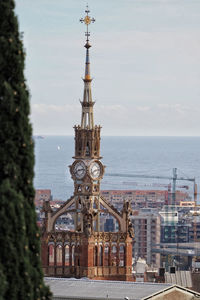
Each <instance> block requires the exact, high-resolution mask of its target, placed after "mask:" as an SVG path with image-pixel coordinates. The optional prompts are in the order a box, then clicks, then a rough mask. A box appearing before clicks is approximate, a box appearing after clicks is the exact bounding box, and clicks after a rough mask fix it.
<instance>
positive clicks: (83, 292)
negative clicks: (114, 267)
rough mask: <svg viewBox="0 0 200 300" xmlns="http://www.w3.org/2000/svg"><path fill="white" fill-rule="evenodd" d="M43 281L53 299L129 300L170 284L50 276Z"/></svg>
mask: <svg viewBox="0 0 200 300" xmlns="http://www.w3.org/2000/svg"><path fill="white" fill-rule="evenodd" d="M45 282H46V284H47V285H49V286H50V289H51V291H52V293H53V295H54V299H57V297H62V298H61V299H101V300H103V299H110V300H118V299H120V300H121V299H124V298H125V297H128V298H129V299H130V300H140V299H142V298H144V297H147V296H149V295H151V294H154V293H156V292H159V291H161V290H163V289H166V288H167V287H170V286H172V285H171V284H164V283H147V282H145V283H142V282H126V281H107V280H89V279H75V278H69V279H68V278H50V277H46V278H45ZM59 299H60V298H59Z"/></svg>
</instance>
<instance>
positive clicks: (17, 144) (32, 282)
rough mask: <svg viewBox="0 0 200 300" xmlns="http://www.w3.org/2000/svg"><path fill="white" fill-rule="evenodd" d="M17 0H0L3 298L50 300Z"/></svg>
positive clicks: (0, 257)
mask: <svg viewBox="0 0 200 300" xmlns="http://www.w3.org/2000/svg"><path fill="white" fill-rule="evenodd" d="M14 8H15V3H14V0H0V125H1V127H0V299H9V300H15V299H20V300H23V299H51V293H50V292H49V289H48V288H47V287H46V286H45V285H44V282H43V273H42V269H41V262H40V234H39V230H38V228H37V225H36V213H35V207H34V188H33V177H34V171H33V168H34V145H33V140H32V127H31V124H30V120H29V113H30V108H29V91H28V88H27V86H26V81H25V78H24V58H25V52H24V49H23V43H22V37H21V36H20V34H19V28H18V21H17V17H16V16H15V13H14Z"/></svg>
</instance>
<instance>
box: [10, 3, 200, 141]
mask: <svg viewBox="0 0 200 300" xmlns="http://www.w3.org/2000/svg"><path fill="white" fill-rule="evenodd" d="M16 2H17V5H16V13H17V15H18V17H19V22H20V30H21V31H23V32H24V44H25V48H26V52H27V57H26V78H27V82H28V86H29V88H30V91H31V95H32V97H31V107H32V116H31V118H32V122H33V127H34V133H35V134H53V135H55V134H59V135H73V125H75V124H79V123H80V116H81V106H80V103H79V99H82V96H83V82H82V79H81V77H82V76H84V63H85V48H84V47H83V46H84V42H85V36H84V32H85V25H83V24H81V23H80V22H79V19H80V18H81V17H84V15H85V13H84V10H85V6H86V3H87V2H86V1H83V0H71V1H70V0H34V1H33V0H16ZM88 4H89V7H90V10H91V13H90V15H91V16H92V17H95V18H96V22H95V23H94V24H92V25H91V26H90V32H91V38H90V41H91V44H92V48H91V50H90V57H91V73H92V76H93V77H94V80H93V82H92V93H93V100H94V101H96V104H95V106H94V116H95V123H96V124H101V125H102V126H103V129H102V134H103V135H161V136H162V135H200V1H199V0H101V1H99V0H91V1H89V2H88Z"/></svg>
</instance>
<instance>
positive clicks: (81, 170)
mask: <svg viewBox="0 0 200 300" xmlns="http://www.w3.org/2000/svg"><path fill="white" fill-rule="evenodd" d="M73 173H74V175H75V177H76V178H78V179H82V178H83V177H84V176H85V174H86V166H85V164H84V162H82V161H78V162H77V163H76V164H75V166H74V168H73Z"/></svg>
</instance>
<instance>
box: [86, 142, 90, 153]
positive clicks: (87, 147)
mask: <svg viewBox="0 0 200 300" xmlns="http://www.w3.org/2000/svg"><path fill="white" fill-rule="evenodd" d="M85 155H86V156H90V147H89V143H87V146H86V152H85Z"/></svg>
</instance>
